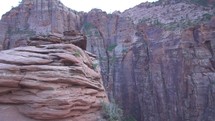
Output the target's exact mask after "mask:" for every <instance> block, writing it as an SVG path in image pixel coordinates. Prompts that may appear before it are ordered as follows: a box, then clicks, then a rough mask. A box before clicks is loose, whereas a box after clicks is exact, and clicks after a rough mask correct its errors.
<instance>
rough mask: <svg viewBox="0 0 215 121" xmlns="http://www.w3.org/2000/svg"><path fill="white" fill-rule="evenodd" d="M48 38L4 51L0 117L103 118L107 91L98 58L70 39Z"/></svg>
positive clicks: (29, 120)
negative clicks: (96, 59)
mask: <svg viewBox="0 0 215 121" xmlns="http://www.w3.org/2000/svg"><path fill="white" fill-rule="evenodd" d="M73 36H74V37H75V35H73ZM79 36H80V35H79ZM76 37H77V38H78V36H76ZM82 37H83V36H82ZM46 39H47V43H42V44H43V45H39V44H41V41H44V42H45V40H44V39H43V38H41V40H39V39H38V40H37V41H34V44H37V45H36V46H27V47H18V48H14V49H10V50H5V51H1V52H0V117H1V118H0V120H1V121H38V120H40V121H42V120H46V121H47V120H48V121H100V120H103V119H102V116H101V101H102V100H104V101H107V96H106V93H105V91H104V87H103V83H102V80H101V75H100V73H99V72H98V67H96V66H93V63H94V61H95V58H94V57H93V56H89V55H91V54H89V55H88V54H87V53H86V52H84V51H83V50H82V49H81V48H79V47H77V46H75V45H73V44H70V43H68V42H66V43H67V44H65V43H64V42H61V43H55V40H54V39H53V38H46ZM48 40H50V41H48ZM37 42H38V43H39V44H38V43H37ZM50 42H52V43H50ZM53 43H55V44H53ZM94 64H95V63H94Z"/></svg>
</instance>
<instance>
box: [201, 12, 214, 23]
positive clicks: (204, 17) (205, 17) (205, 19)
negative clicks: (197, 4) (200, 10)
mask: <svg viewBox="0 0 215 121" xmlns="http://www.w3.org/2000/svg"><path fill="white" fill-rule="evenodd" d="M212 16H213V15H211V14H208V13H205V14H203V15H202V17H203V21H209V20H211V18H212Z"/></svg>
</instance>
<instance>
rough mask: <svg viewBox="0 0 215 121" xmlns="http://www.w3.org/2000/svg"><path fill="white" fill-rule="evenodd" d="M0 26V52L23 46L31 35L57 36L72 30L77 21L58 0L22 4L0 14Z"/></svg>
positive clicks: (37, 0)
mask: <svg viewBox="0 0 215 121" xmlns="http://www.w3.org/2000/svg"><path fill="white" fill-rule="evenodd" d="M1 22H2V25H5V26H6V27H7V31H5V32H2V36H1V38H0V43H2V44H1V45H3V47H2V48H3V49H9V48H13V47H16V46H22V45H23V46H24V45H26V43H25V42H24V40H26V39H27V38H28V37H30V36H33V35H38V34H40V35H41V34H43V35H44V34H45V35H46V34H54V35H59V34H62V33H63V32H64V31H68V30H76V29H77V28H78V26H79V24H80V18H79V16H78V15H77V13H76V12H75V11H73V10H71V9H69V8H67V7H65V6H64V5H63V4H62V3H61V2H60V1H59V0H23V1H22V2H21V3H20V5H19V6H18V7H15V8H12V10H11V11H9V12H7V13H6V14H4V15H3V16H2V19H1ZM17 38H19V40H18V39H17Z"/></svg>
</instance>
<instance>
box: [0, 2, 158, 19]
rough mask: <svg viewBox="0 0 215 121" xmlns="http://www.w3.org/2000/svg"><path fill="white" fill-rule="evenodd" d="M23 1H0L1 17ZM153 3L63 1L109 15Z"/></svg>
mask: <svg viewBox="0 0 215 121" xmlns="http://www.w3.org/2000/svg"><path fill="white" fill-rule="evenodd" d="M20 1H21V0H1V1H0V8H1V10H0V16H2V15H3V14H4V13H6V12H7V11H9V10H10V9H11V8H12V6H13V7H15V6H17V5H18V4H19V2H20ZM146 1H149V2H153V1H157V0H61V2H62V3H63V4H64V5H66V6H67V7H69V8H71V9H74V10H77V11H85V12H88V11H90V10H91V9H92V8H99V9H102V10H104V11H106V12H108V13H110V12H113V11H115V10H119V11H121V12H122V11H124V10H125V9H128V8H131V7H133V6H135V5H138V4H140V3H142V2H146Z"/></svg>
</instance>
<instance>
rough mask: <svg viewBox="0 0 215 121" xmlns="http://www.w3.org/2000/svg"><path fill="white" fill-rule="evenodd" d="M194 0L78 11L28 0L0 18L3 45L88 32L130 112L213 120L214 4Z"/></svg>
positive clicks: (139, 116)
mask: <svg viewBox="0 0 215 121" xmlns="http://www.w3.org/2000/svg"><path fill="white" fill-rule="evenodd" d="M189 1H190V0H161V2H155V3H142V4H140V5H137V6H135V7H134V8H131V9H128V10H126V11H125V12H123V13H120V12H114V13H112V14H107V13H106V12H104V11H102V10H98V9H93V10H91V11H90V12H88V13H82V12H75V11H73V10H70V9H69V8H66V7H64V6H63V5H62V4H61V3H59V1H58V0H23V2H22V3H21V4H20V5H19V6H18V7H16V8H14V9H12V10H11V11H10V12H8V13H7V14H5V15H4V16H3V17H2V20H1V23H0V26H2V27H4V28H6V29H7V30H1V31H0V35H1V36H0V37H1V38H0V43H2V48H3V49H8V48H13V47H15V46H20V45H21V46H26V45H28V44H33V43H34V41H32V40H33V38H32V39H31V38H30V39H29V40H30V41H25V40H27V39H25V38H29V37H32V36H36V38H37V37H39V38H40V37H42V38H46V35H47V34H48V35H51V36H52V35H54V36H52V37H53V38H55V39H56V36H57V38H58V39H57V40H56V41H59V40H60V41H62V40H61V39H62V37H63V36H64V35H65V36H67V35H70V36H71V35H72V34H73V32H71V31H72V30H75V31H82V32H83V33H84V34H86V37H87V38H86V39H87V50H88V51H90V52H92V53H94V54H96V55H97V57H98V58H99V60H100V61H99V63H100V66H101V74H102V79H103V81H104V85H105V88H106V90H107V91H108V95H109V97H110V98H114V99H115V100H116V102H117V103H118V104H119V105H120V106H121V107H122V108H123V109H124V112H125V114H126V115H128V116H131V117H134V118H135V119H136V120H137V121H186V120H187V121H214V119H215V117H214V116H215V105H214V104H215V101H214V100H215V99H214V94H215V93H214V89H215V88H214V80H215V72H214V70H215V65H214V64H215V61H214V60H215V59H214V51H215V44H214V42H215V40H214V38H215V37H214V31H215V27H214V25H215V20H214V18H213V16H214V15H215V13H214V7H213V6H211V5H212V3H213V2H214V0H208V2H210V3H211V5H209V6H204V5H203V6H201V5H200V4H199V3H198V4H195V3H194V4H193V2H191V3H190V2H189ZM197 1H200V3H201V1H202V0H197ZM203 2H204V1H203ZM28 3H29V4H28ZM41 6H43V7H41ZM29 8H30V9H29ZM18 13H19V14H18ZM27 13H29V14H27ZM41 13H44V14H41ZM60 13H61V14H60ZM20 18H22V19H20ZM23 18H25V19H23ZM30 18H31V19H30ZM32 18H36V19H32ZM39 18H42V19H39ZM212 18H213V19H212ZM23 20H26V21H27V22H26V21H23ZM43 20H44V21H43ZM17 21H19V22H18V23H20V24H16V23H17ZM44 23H47V24H44ZM28 24H29V27H28V29H27V30H26V31H23V30H25V29H23V28H24V27H26V26H27V25H28ZM41 28H42V29H43V30H44V31H43V30H42V31H41ZM17 30H18V32H17ZM20 30H21V31H20ZM31 30H33V32H32V31H31ZM64 31H70V32H65V33H63V32H64ZM44 35H45V36H44ZM60 38H61V39H60ZM82 42H84V41H82ZM41 43H42V41H41ZM57 43H58V42H57ZM82 45H84V44H82Z"/></svg>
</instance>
